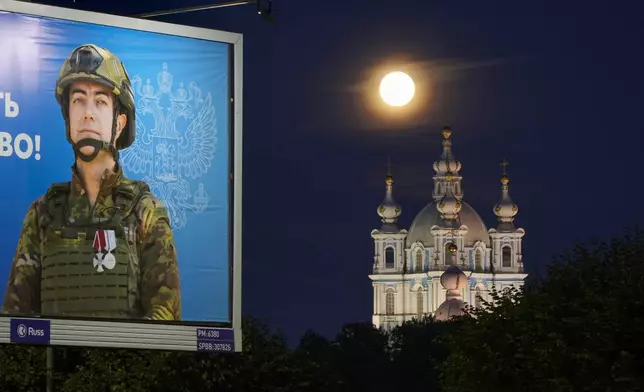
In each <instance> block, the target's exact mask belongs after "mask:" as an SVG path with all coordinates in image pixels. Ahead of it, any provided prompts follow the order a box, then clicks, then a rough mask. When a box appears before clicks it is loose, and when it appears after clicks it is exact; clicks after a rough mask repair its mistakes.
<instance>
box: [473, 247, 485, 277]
mask: <svg viewBox="0 0 644 392" xmlns="http://www.w3.org/2000/svg"><path fill="white" fill-rule="evenodd" d="M474 270H475V271H477V272H479V271H482V270H483V254H482V253H481V250H477V251H476V252H474Z"/></svg>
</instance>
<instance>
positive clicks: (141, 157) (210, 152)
mask: <svg viewBox="0 0 644 392" xmlns="http://www.w3.org/2000/svg"><path fill="white" fill-rule="evenodd" d="M156 82H157V83H156V86H153V85H152V83H151V82H150V79H149V78H147V79H145V81H144V80H143V79H142V78H141V77H140V76H138V75H136V76H134V78H133V79H132V85H133V87H134V89H135V94H136V99H137V101H136V112H137V116H136V132H137V135H136V140H135V142H134V143H133V144H132V146H131V147H129V148H127V149H125V150H124V151H123V153H122V157H123V158H122V162H123V163H122V164H123V167H124V168H125V169H127V170H128V171H130V172H131V173H135V174H140V175H143V176H144V177H143V178H142V180H143V181H145V182H147V184H148V185H149V186H150V189H151V190H152V192H153V193H154V194H155V195H156V196H157V197H158V198H159V199H160V200H161V202H163V204H164V205H165V207H166V208H167V210H168V213H169V214H170V219H171V221H172V227H173V229H174V230H177V229H180V228H183V227H185V225H186V223H187V216H186V211H188V210H189V211H193V212H197V213H199V212H202V211H203V210H205V209H206V207H207V206H208V203H209V197H208V194H207V193H206V189H205V186H204V184H203V183H202V182H196V181H195V180H197V179H198V178H200V177H202V176H203V175H204V174H206V173H207V172H208V169H209V168H210V166H211V163H212V159H213V157H214V154H215V151H216V147H217V117H216V114H215V107H214V105H213V103H212V97H211V94H210V93H207V94H206V96H205V97H203V95H202V92H201V89H200V88H199V87H198V86H197V84H196V83H195V82H190V83H188V85H187V86H185V85H184V83H183V82H179V84H178V86H177V88H176V89H174V90H173V84H174V77H173V75H172V74H171V73H170V72H168V64H167V63H163V65H162V70H161V72H159V74H158V75H157V80H156ZM191 185H192V187H191ZM195 186H196V191H195V192H194V194H193V193H192V189H194V187H195ZM191 188H192V189H191Z"/></svg>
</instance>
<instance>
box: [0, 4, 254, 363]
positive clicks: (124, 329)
mask: <svg viewBox="0 0 644 392" xmlns="http://www.w3.org/2000/svg"><path fill="white" fill-rule="evenodd" d="M0 12H13V13H19V14H25V15H32V16H39V17H45V18H54V19H62V20H69V21H76V22H84V23H91V24H97V25H103V26H110V27H120V28H125V29H131V30H139V31H146V32H152V33H159V34H167V35H175V36H180V37H186V38H195V39H203V40H209V41H216V42H222V43H227V44H231V45H232V47H233V52H234V56H233V58H234V59H233V60H234V65H233V77H234V81H233V83H234V87H233V92H232V95H233V97H234V98H233V99H234V100H233V116H232V118H231V119H230V121H231V122H232V126H233V129H232V134H233V148H232V151H233V152H234V153H233V159H232V163H233V167H232V170H231V175H232V177H233V181H232V184H233V199H232V201H233V203H232V204H233V217H232V227H231V234H232V235H233V249H232V250H233V260H232V268H233V271H232V272H233V279H232V283H233V288H232V289H233V297H232V299H231V300H230V301H229V304H231V306H232V320H231V324H232V328H230V329H232V330H233V333H234V350H235V351H236V352H240V351H242V332H241V327H242V325H241V323H242V313H241V303H242V301H241V294H242V289H241V282H242V270H241V269H242V259H241V257H242V238H241V236H242V160H243V132H242V125H243V123H242V118H243V110H242V107H243V104H242V102H243V99H242V92H243V83H242V80H243V73H242V72H243V38H242V37H243V36H242V34H240V33H233V32H227V31H221V30H214V29H206V28H199V27H192V26H185V25H178V24H171V23H164V22H157V21H151V20H143V19H136V18H130V17H125V16H118V15H111V14H103V13H98V12H90V11H81V10H76V9H71V8H63V7H59V6H50V5H43V4H36V3H31V2H24V1H15V0H0ZM12 318H13V319H21V320H26V321H28V320H49V322H50V328H51V332H50V333H51V338H50V344H51V345H60V346H85V347H114V348H131V349H153V350H154V349H159V350H178V351H197V330H198V329H203V328H213V329H220V330H221V329H229V328H219V327H214V326H211V323H209V322H204V323H203V325H197V324H199V322H194V321H190V322H189V323H190V324H191V325H176V324H173V325H169V324H165V323H163V322H159V324H157V323H156V322H144V323H142V322H138V321H137V320H118V321H109V320H108V321H102V320H96V321H95V320H91V321H85V320H74V319H58V318H56V319H48V318H46V317H39V316H35V317H32V316H22V317H21V316H15V317H12V316H9V315H2V316H0V344H7V343H11V339H10V334H11V328H10V323H11V319H12ZM97 332H101V333H97Z"/></svg>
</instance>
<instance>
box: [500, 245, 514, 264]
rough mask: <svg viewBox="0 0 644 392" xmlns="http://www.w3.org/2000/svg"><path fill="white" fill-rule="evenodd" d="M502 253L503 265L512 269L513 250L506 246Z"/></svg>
mask: <svg viewBox="0 0 644 392" xmlns="http://www.w3.org/2000/svg"><path fill="white" fill-rule="evenodd" d="M501 253H502V265H503V266H504V267H512V249H511V248H510V247H509V246H504V247H503V250H502V252H501Z"/></svg>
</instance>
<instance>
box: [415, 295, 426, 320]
mask: <svg viewBox="0 0 644 392" xmlns="http://www.w3.org/2000/svg"><path fill="white" fill-rule="evenodd" d="M416 313H417V314H418V315H419V316H420V315H422V314H423V313H425V298H424V296H423V291H422V290H418V293H416Z"/></svg>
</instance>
